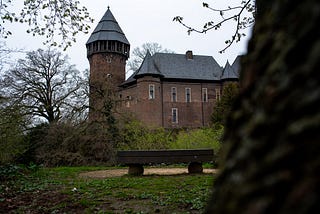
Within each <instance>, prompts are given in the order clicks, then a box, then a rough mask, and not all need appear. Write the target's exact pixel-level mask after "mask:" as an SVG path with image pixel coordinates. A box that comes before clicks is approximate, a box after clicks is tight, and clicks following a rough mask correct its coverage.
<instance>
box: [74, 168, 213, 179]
mask: <svg viewBox="0 0 320 214" xmlns="http://www.w3.org/2000/svg"><path fill="white" fill-rule="evenodd" d="M186 173H188V169H187V168H145V169H144V175H154V174H156V175H179V174H186ZM203 173H208V174H215V173H217V169H203ZM126 174H128V169H110V170H99V171H92V172H85V173H81V174H80V177H83V178H111V177H120V176H123V175H126Z"/></svg>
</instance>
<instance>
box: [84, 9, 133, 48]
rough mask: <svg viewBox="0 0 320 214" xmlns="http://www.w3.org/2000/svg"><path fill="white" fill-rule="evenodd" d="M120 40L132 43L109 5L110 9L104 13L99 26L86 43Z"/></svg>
mask: <svg viewBox="0 0 320 214" xmlns="http://www.w3.org/2000/svg"><path fill="white" fill-rule="evenodd" d="M106 40H109V41H112V40H113V41H119V42H122V43H125V44H127V45H130V43H129V41H128V40H127V38H126V36H125V35H124V33H123V31H122V30H121V28H120V26H119V24H118V22H117V20H116V19H115V18H114V16H113V14H112V13H111V11H110V8H109V7H108V10H107V11H106V13H105V14H104V15H103V17H102V19H101V20H100V22H99V24H98V25H97V27H96V28H95V29H94V31H93V32H92V34H91V36H90V38H89V39H88V41H87V43H86V44H90V43H92V42H96V41H106Z"/></svg>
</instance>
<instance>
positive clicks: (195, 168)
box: [188, 162, 203, 174]
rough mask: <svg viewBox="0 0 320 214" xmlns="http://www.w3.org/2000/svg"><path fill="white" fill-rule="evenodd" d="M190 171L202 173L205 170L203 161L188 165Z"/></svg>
mask: <svg viewBox="0 0 320 214" xmlns="http://www.w3.org/2000/svg"><path fill="white" fill-rule="evenodd" d="M188 172H189V173H190V174H192V173H202V172H203V167H202V163H198V162H192V163H190V164H189V166H188Z"/></svg>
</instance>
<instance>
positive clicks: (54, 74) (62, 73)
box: [1, 49, 86, 123]
mask: <svg viewBox="0 0 320 214" xmlns="http://www.w3.org/2000/svg"><path fill="white" fill-rule="evenodd" d="M84 84H85V81H84V79H83V78H82V77H81V73H80V72H79V71H77V70H76V69H75V68H74V66H73V65H70V64H69V63H68V58H67V56H63V55H62V54H61V53H60V52H57V51H55V50H51V49H48V50H42V49H38V50H37V51H31V52H28V53H27V55H26V58H25V59H20V60H18V63H17V65H16V66H15V67H14V68H12V69H10V70H9V71H7V72H6V74H5V75H4V78H3V79H2V81H1V86H2V87H1V94H5V95H6V97H9V98H10V99H11V101H12V102H14V103H19V105H20V106H22V107H23V109H25V111H26V114H30V115H33V116H38V117H41V118H44V119H46V120H47V121H48V122H49V123H51V122H55V121H58V120H59V119H61V118H62V117H63V116H66V114H67V113H71V112H73V111H74V110H75V109H77V110H79V109H81V108H82V105H84V106H85V104H86V100H85V96H86V94H85V93H83V91H81V89H83V87H84ZM79 99H81V100H80V101H79Z"/></svg>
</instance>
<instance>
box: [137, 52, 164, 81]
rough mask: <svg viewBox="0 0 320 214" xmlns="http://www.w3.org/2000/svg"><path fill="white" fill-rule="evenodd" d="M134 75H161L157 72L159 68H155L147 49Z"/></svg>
mask: <svg viewBox="0 0 320 214" xmlns="http://www.w3.org/2000/svg"><path fill="white" fill-rule="evenodd" d="M135 75H136V76H143V75H156V76H163V75H162V74H161V73H160V72H159V70H158V69H157V68H156V66H155V64H154V61H153V59H152V56H151V54H150V52H149V51H147V54H146V56H145V57H144V59H143V62H142V64H141V66H140V68H139V69H138V71H137V73H136V74H135Z"/></svg>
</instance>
